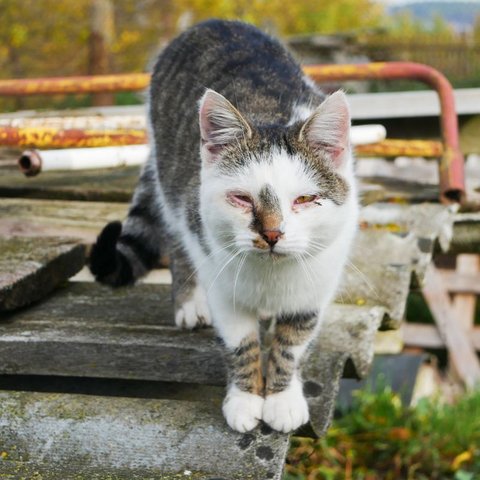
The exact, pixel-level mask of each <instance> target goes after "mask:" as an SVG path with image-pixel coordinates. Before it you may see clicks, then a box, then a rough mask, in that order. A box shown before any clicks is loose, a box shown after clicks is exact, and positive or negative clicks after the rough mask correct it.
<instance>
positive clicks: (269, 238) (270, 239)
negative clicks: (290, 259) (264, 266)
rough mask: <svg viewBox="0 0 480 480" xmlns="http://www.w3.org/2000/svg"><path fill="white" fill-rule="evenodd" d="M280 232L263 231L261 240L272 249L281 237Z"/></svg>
mask: <svg viewBox="0 0 480 480" xmlns="http://www.w3.org/2000/svg"><path fill="white" fill-rule="evenodd" d="M281 235H282V232H281V231H280V230H264V231H263V232H262V237H263V239H264V240H265V241H266V242H267V243H268V244H269V245H270V246H271V247H273V246H274V245H275V244H276V243H277V242H278V240H279V238H280V237H281Z"/></svg>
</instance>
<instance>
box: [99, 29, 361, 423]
mask: <svg viewBox="0 0 480 480" xmlns="http://www.w3.org/2000/svg"><path fill="white" fill-rule="evenodd" d="M149 115H150V118H149V121H150V127H149V129H150V139H151V154H150V157H149V159H148V160H147V163H146V164H145V166H144V168H143V171H142V173H141V176H140V180H139V183H138V186H137V188H136V190H135V193H134V196H133V201H132V205H131V208H130V210H129V213H128V217H127V219H126V220H125V221H124V223H123V225H122V224H120V223H119V222H113V223H110V224H108V225H107V226H106V227H105V228H104V230H103V231H102V232H101V234H100V235H99V237H98V239H97V242H96V244H95V245H94V247H93V249H92V253H91V260H90V264H91V267H90V268H91V271H92V272H93V274H94V275H95V276H96V279H97V280H98V281H100V282H104V283H109V284H111V285H124V284H129V283H133V282H134V281H135V280H136V279H137V278H139V277H140V276H142V275H144V274H145V273H146V272H147V271H148V270H150V269H151V268H152V267H153V266H154V265H155V264H156V262H157V261H158V258H159V257H160V256H161V255H168V257H169V260H170V269H171V273H172V292H173V293H172V295H173V303H174V309H175V322H176V324H177V325H178V326H180V327H186V328H194V327H198V326H204V325H210V324H213V325H214V327H215V329H216V332H217V334H218V336H219V337H220V338H221V340H222V341H223V344H224V347H225V349H226V352H227V356H226V358H227V361H228V372H229V380H228V387H227V393H226V397H225V399H224V403H223V414H224V417H225V419H226V421H227V423H228V425H230V427H231V428H233V429H234V430H237V431H239V432H246V431H249V430H252V429H254V428H255V427H256V426H257V425H258V423H259V422H260V420H262V421H263V422H265V423H267V424H268V425H269V426H270V427H272V428H273V429H275V430H278V431H282V432H289V431H292V430H295V429H297V428H298V427H299V426H301V425H302V424H304V423H306V422H307V421H308V419H309V413H308V406H307V402H306V400H305V397H304V395H303V389H302V380H301V373H300V362H301V360H302V358H303V357H304V356H305V355H306V353H307V348H308V346H309V344H310V343H311V342H312V340H313V339H314V338H315V337H316V335H317V334H318V332H319V329H320V327H321V323H322V316H323V312H324V311H325V308H326V307H327V305H328V304H329V303H330V302H331V301H332V298H333V295H334V293H335V290H336V288H337V285H338V283H339V279H340V276H341V273H342V269H343V267H344V265H345V262H346V260H347V257H348V254H349V250H350V246H351V243H352V239H353V237H354V235H355V232H356V225H357V216H358V203H357V193H356V191H357V189H356V183H355V177H354V167H353V158H352V152H351V146H350V142H349V131H350V114H349V107H348V104H347V101H346V97H345V95H344V93H343V92H341V91H338V92H335V93H333V94H332V95H330V96H327V97H326V96H325V95H324V94H323V93H322V92H321V91H320V90H319V89H318V88H317V87H316V86H315V84H314V83H313V82H312V81H311V80H310V79H309V78H307V77H306V76H305V75H304V74H303V73H302V70H301V68H300V66H299V65H298V63H297V62H296V61H295V60H294V59H293V57H292V56H291V55H290V54H289V53H288V52H287V50H286V49H285V48H284V47H283V46H282V45H281V44H280V43H279V42H278V41H277V40H275V39H273V38H271V37H269V36H267V35H266V34H264V33H262V32H261V31H260V30H258V29H257V28H255V27H253V26H251V25H248V24H245V23H241V22H237V21H221V20H209V21H206V22H204V23H200V24H198V25H196V26H193V27H191V28H190V29H189V30H187V31H186V32H184V33H183V34H181V35H180V36H179V37H177V38H176V39H175V40H173V41H172V42H171V43H170V45H169V46H167V47H166V48H165V50H164V51H163V52H162V53H161V54H160V56H159V58H158V61H157V63H156V65H155V67H154V71H153V75H152V80H151V86H150V98H149ZM262 319H274V321H275V324H274V325H275V330H274V333H273V337H272V341H271V348H270V352H269V356H268V359H267V361H266V362H265V363H266V365H264V366H263V367H264V368H263V371H262V355H261V345H260V337H259V324H260V322H261V321H262ZM264 373H265V374H264Z"/></svg>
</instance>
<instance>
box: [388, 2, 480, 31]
mask: <svg viewBox="0 0 480 480" xmlns="http://www.w3.org/2000/svg"><path fill="white" fill-rule="evenodd" d="M405 10H407V11H409V12H411V13H412V14H413V15H414V16H415V17H417V18H418V19H420V20H422V21H425V22H426V23H429V22H430V21H431V19H432V18H433V16H434V15H435V14H440V15H441V16H442V17H443V18H444V19H445V20H446V21H447V22H448V23H450V24H451V25H453V26H454V28H455V29H456V30H457V31H465V30H470V29H471V28H472V27H473V24H474V22H475V17H477V15H480V3H476V2H462V1H456V2H413V3H407V4H405V5H396V6H394V7H390V9H389V12H390V13H397V12H401V11H405Z"/></svg>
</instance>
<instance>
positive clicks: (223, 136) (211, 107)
mask: <svg viewBox="0 0 480 480" xmlns="http://www.w3.org/2000/svg"><path fill="white" fill-rule="evenodd" d="M199 121H200V135H201V139H202V153H203V154H204V155H205V156H206V157H207V159H208V160H211V161H213V160H215V159H216V158H217V157H218V155H219V154H220V153H221V151H222V150H223V149H224V148H225V147H226V146H228V145H229V144H231V143H233V142H235V141H237V140H239V139H241V138H250V137H251V136H252V129H251V128H250V126H249V125H248V123H247V121H246V120H245V119H244V118H243V117H242V115H241V114H240V112H239V111H238V110H237V109H236V108H235V107H234V106H233V105H232V104H231V103H230V102H229V101H228V100H227V99H226V98H225V97H224V96H223V95H220V94H219V93H217V92H215V91H214V90H210V89H208V90H207V91H206V92H205V94H204V95H203V97H202V99H201V100H200V111H199Z"/></svg>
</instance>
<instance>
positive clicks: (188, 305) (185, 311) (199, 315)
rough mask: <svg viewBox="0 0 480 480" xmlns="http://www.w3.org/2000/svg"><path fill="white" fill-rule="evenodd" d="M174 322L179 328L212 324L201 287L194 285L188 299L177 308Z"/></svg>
mask: <svg viewBox="0 0 480 480" xmlns="http://www.w3.org/2000/svg"><path fill="white" fill-rule="evenodd" d="M175 324H176V325H177V326H178V327H181V328H195V327H205V326H208V325H211V324H212V320H211V317H210V311H209V309H208V304H207V298H206V296H205V293H204V291H203V289H202V288H201V287H199V286H196V287H195V289H194V290H193V293H192V295H191V296H190V297H189V298H188V300H186V301H184V302H183V303H182V304H181V305H180V306H179V307H178V308H177V310H176V312H175Z"/></svg>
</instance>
